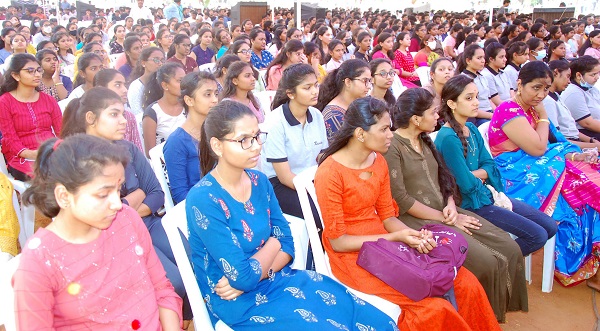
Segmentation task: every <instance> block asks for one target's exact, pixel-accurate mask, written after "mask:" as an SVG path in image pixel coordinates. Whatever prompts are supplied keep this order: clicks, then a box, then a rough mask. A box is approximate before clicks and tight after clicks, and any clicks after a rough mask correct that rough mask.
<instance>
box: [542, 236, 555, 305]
mask: <svg viewBox="0 0 600 331" xmlns="http://www.w3.org/2000/svg"><path fill="white" fill-rule="evenodd" d="M555 249H556V235H555V236H554V237H552V238H550V239H548V241H547V242H546V244H545V245H544V269H543V271H542V292H545V293H550V292H552V285H553V283H554V259H555V257H554V250H555Z"/></svg>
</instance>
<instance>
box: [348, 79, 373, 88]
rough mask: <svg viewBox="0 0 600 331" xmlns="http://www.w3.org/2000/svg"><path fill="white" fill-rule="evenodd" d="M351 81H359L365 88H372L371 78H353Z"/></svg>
mask: <svg viewBox="0 0 600 331" xmlns="http://www.w3.org/2000/svg"><path fill="white" fill-rule="evenodd" d="M352 80H360V81H361V82H363V83H364V84H365V87H371V86H373V79H371V78H354V79H352Z"/></svg>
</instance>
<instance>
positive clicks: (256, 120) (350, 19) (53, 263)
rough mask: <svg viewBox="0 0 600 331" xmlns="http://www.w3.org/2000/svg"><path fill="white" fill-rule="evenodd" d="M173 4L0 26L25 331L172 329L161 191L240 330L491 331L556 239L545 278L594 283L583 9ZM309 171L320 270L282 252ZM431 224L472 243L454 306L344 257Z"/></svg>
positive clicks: (599, 57)
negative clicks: (535, 11) (33, 226)
mask: <svg viewBox="0 0 600 331" xmlns="http://www.w3.org/2000/svg"><path fill="white" fill-rule="evenodd" d="M140 3H141V4H140ZM178 3H179V1H175V3H174V4H172V5H169V6H168V7H167V8H165V12H166V13H167V15H166V20H165V17H164V16H163V10H162V9H158V10H153V11H152V12H150V11H149V10H148V14H149V15H151V16H152V17H149V18H140V19H138V21H137V22H134V21H133V19H132V18H131V17H127V16H126V17H122V16H118V15H117V13H116V12H113V11H111V12H110V14H111V15H113V20H114V21H118V20H120V19H123V20H124V22H125V23H124V24H119V23H117V24H114V23H112V22H111V23H110V24H106V22H107V18H106V16H104V13H102V15H100V16H98V17H96V18H94V19H93V21H92V23H93V24H91V25H89V26H86V27H81V28H79V29H78V28H77V26H78V25H77V19H73V18H69V19H68V21H69V24H68V25H67V26H66V27H63V26H61V25H58V24H56V22H55V21H52V20H45V19H42V18H38V17H37V16H36V17H35V18H36V19H33V20H32V25H31V27H27V26H21V25H20V21H19V18H18V17H17V16H15V15H13V13H12V12H11V15H10V16H11V18H10V19H8V20H6V21H4V23H3V24H2V26H3V29H2V31H1V33H0V37H1V39H0V82H1V86H0V132H1V146H2V154H3V157H4V159H5V161H6V165H7V169H8V174H0V176H10V177H12V178H14V179H16V180H20V181H25V182H27V183H28V185H29V187H28V189H27V190H26V191H25V193H24V194H22V196H21V197H20V199H21V202H22V203H23V204H27V205H34V206H35V208H36V211H37V213H38V214H39V215H38V216H39V217H41V218H44V217H45V218H51V219H52V221H51V222H49V225H47V226H46V227H45V228H43V227H41V228H39V229H38V230H37V231H36V233H35V234H34V235H33V236H32V237H30V238H29V239H28V241H27V243H26V244H25V246H24V247H18V244H17V241H18V236H19V233H18V226H17V227H16V228H15V227H12V228H13V229H15V231H12V233H7V234H5V235H4V237H6V238H8V239H7V240H4V237H3V241H2V242H0V249H1V250H2V252H3V253H8V254H10V256H16V255H17V254H19V253H20V264H19V267H18V269H17V271H16V272H15V274H14V276H13V279H12V285H13V288H14V291H15V317H16V323H17V328H18V330H39V329H57V330H59V329H61V330H66V329H69V330H70V329H76V328H82V329H88V328H89V329H91V328H94V329H100V330H115V329H126V328H127V329H128V328H132V329H134V330H137V329H140V328H141V329H144V330H146V329H148V330H154V329H156V330H160V329H163V330H180V329H182V328H183V329H187V328H188V326H189V324H190V321H191V320H193V318H194V316H193V314H192V310H191V305H190V301H189V299H188V296H187V295H186V289H185V287H184V284H183V280H182V277H181V275H180V271H179V269H178V266H177V264H176V261H175V257H174V254H173V251H172V249H171V246H170V245H169V240H168V239H167V235H166V233H165V229H164V228H163V225H162V223H161V219H162V216H163V215H164V209H163V206H166V204H165V199H172V200H173V201H171V202H173V203H174V204H178V203H182V202H185V204H186V205H185V209H186V215H187V224H188V228H189V238H188V239H189V240H185V238H184V237H183V236H182V240H183V241H184V246H185V250H186V252H187V254H188V256H189V258H190V261H191V263H192V265H193V267H194V273H195V276H196V279H197V283H198V286H199V288H200V289H201V291H202V293H203V295H204V298H203V299H204V302H205V304H206V306H207V308H208V311H209V314H210V315H211V319H212V322H213V324H214V323H216V322H217V321H218V320H221V321H223V322H224V323H225V324H227V325H228V326H230V327H231V328H232V329H234V330H254V329H257V328H259V327H261V326H263V327H264V324H267V325H268V327H270V328H274V329H283V328H287V329H293V330H304V329H309V330H312V329H318V330H330V329H331V330H338V329H342V330H374V329H377V330H398V329H401V330H500V326H499V323H504V322H505V321H506V314H507V312H511V311H525V312H526V311H528V309H529V308H528V295H527V286H526V280H525V273H524V259H523V257H524V256H527V255H529V254H531V253H534V252H536V251H538V250H539V249H540V248H542V247H543V246H544V245H545V244H546V242H547V241H548V240H549V239H550V238H552V237H555V238H556V252H557V253H556V257H555V265H556V266H555V273H554V275H555V277H556V279H557V280H558V281H559V282H560V284H562V285H564V286H571V285H575V284H578V283H580V282H583V281H586V282H587V284H588V286H590V287H591V288H593V289H596V290H598V291H600V274H599V273H598V269H599V267H600V258H599V256H600V175H599V174H598V172H599V169H600V165H599V160H598V149H599V148H600V91H599V90H598V88H597V87H595V85H596V83H597V82H598V80H599V75H600V27H599V26H598V21H599V20H600V16H596V17H594V15H587V16H584V15H582V16H581V17H579V18H561V19H560V20H556V21H554V22H551V23H548V22H546V21H545V20H543V19H536V20H535V21H532V19H531V16H530V15H525V14H520V15H516V14H515V13H511V12H509V11H508V10H504V11H503V12H502V13H500V14H498V15H497V16H496V17H493V19H492V21H493V24H492V25H491V26H489V25H488V24H487V22H488V17H487V16H488V13H487V12H477V13H475V12H470V11H465V12H463V13H450V12H446V11H437V12H434V11H432V12H431V13H429V12H427V13H418V14H415V15H406V14H397V15H396V14H392V13H390V12H387V11H380V10H376V11H366V12H360V11H358V10H343V9H339V10H335V11H333V12H332V11H327V13H326V17H325V18H321V19H318V20H317V19H316V18H315V17H311V18H310V19H308V20H306V21H303V22H301V24H298V26H302V29H297V28H295V27H294V26H295V25H296V23H295V20H294V17H293V12H292V11H288V10H279V9H276V10H275V11H276V12H275V13H273V17H275V19H276V20H275V22H273V21H271V20H270V18H271V14H268V15H265V17H264V19H263V20H262V22H260V24H257V25H254V22H251V21H250V20H245V21H244V22H243V23H242V24H241V25H231V21H230V20H229V18H228V17H227V13H226V12H227V11H226V10H224V9H223V10H219V11H218V12H215V11H213V10H208V9H207V10H205V11H204V12H201V11H199V12H194V11H190V10H189V8H185V9H184V10H183V13H184V14H180V13H179V11H178V10H177V8H179V7H177V5H178ZM138 5H139V8H137V10H138V11H137V12H135V14H136V15H140V13H139V11H140V10H142V9H147V8H145V7H144V8H143V0H138ZM171 6H175V7H173V8H171ZM134 9H135V8H134ZM172 9H175V10H172ZM0 12H1V11H0ZM173 12H175V14H173ZM132 13H133V10H132ZM88 14H89V15H90V16H89V17H90V18H91V17H92V16H91V15H92V13H86V15H88ZM0 15H1V13H0ZM7 15H8V14H7ZM179 15H180V17H178V16H179ZM6 17H8V16H6ZM163 22H166V24H165V23H163ZM34 23H35V24H34ZM134 23H135V24H134ZM40 27H41V29H40ZM38 30H39V31H38ZM32 36H33V37H32ZM109 54H110V55H109ZM420 72H426V73H427V75H426V76H427V78H425V77H424V76H425V75H423V74H420ZM265 100H266V101H265ZM153 149H154V150H157V149H158V150H159V151H160V152H161V153H160V154H162V155H163V158H164V173H165V174H168V185H169V187H168V190H169V192H163V189H162V188H161V185H160V183H159V179H158V178H157V177H156V175H155V172H154V170H156V169H154V170H153V168H152V166H151V165H150V163H149V162H148V158H149V157H150V155H151V150H153ZM312 167H317V171H316V175H315V179H314V185H315V189H316V195H317V197H318V202H319V205H320V208H321V210H320V211H321V216H322V217H321V218H322V219H321V218H320V217H315V218H317V219H319V220H320V221H322V225H321V224H317V226H318V227H319V228H320V235H321V236H322V238H321V239H322V245H323V248H324V250H325V252H326V253H327V255H328V258H329V262H330V265H331V271H332V274H333V276H335V278H336V279H332V278H329V277H328V276H325V275H321V274H319V273H316V272H315V271H314V267H313V265H312V262H311V261H312V257H311V255H312V253H311V252H310V250H309V256H308V257H307V259H308V261H309V263H307V266H306V267H307V268H306V269H307V270H296V269H291V267H290V265H291V263H292V261H293V260H294V257H295V254H299V252H294V243H293V239H292V236H291V230H290V227H289V225H288V222H287V221H286V219H285V218H284V214H287V215H292V216H295V217H298V218H302V219H304V215H303V211H302V208H301V204H300V200H299V198H298V194H297V192H296V187H295V185H294V178H295V177H296V176H297V175H298V174H300V173H302V172H303V171H305V170H307V169H309V168H312ZM161 172H162V170H161ZM165 193H168V194H165ZM11 194H12V193H11ZM312 208H313V211H312V212H313V214H314V215H315V216H317V215H319V212H318V211H317V210H316V207H315V206H314V205H312ZM167 212H168V211H167ZM0 222H3V221H0ZM6 222H7V221H6ZM318 223H320V222H318ZM428 224H441V225H443V226H446V227H450V228H455V229H457V231H458V232H460V233H461V234H462V235H463V236H464V237H465V239H466V241H467V242H468V245H469V246H468V253H467V257H466V260H465V262H464V264H463V267H462V268H460V269H459V270H458V272H457V274H456V277H455V279H454V293H455V299H456V302H457V304H458V308H456V305H453V304H451V302H449V301H447V300H445V299H444V298H440V297H428V298H425V299H423V300H420V301H414V300H412V299H410V298H409V297H407V296H406V295H404V294H403V293H400V292H399V291H397V290H395V289H394V288H392V287H390V286H388V285H387V284H386V283H384V282H383V281H381V280H380V279H379V278H377V277H375V276H374V275H372V274H371V273H369V272H368V271H366V270H365V269H363V268H361V267H359V266H358V265H357V263H356V262H357V258H358V253H359V251H360V249H361V247H362V246H363V243H364V242H369V241H377V240H378V239H381V238H383V239H387V240H389V241H395V242H402V243H405V244H406V245H408V246H410V247H413V248H415V249H417V250H418V251H419V252H421V253H429V252H430V251H432V250H435V249H436V246H437V244H436V242H435V240H434V239H433V238H432V235H431V232H428V231H425V230H421V229H422V228H423V227H424V226H426V225H428ZM596 228H598V230H596ZM313 246H314V245H313ZM313 249H314V248H313ZM311 269H313V270H311ZM398 277H399V278H401V277H402V275H398ZM344 285H345V286H348V287H350V288H353V289H355V290H358V291H361V292H364V293H367V294H373V295H376V296H378V297H381V298H383V299H385V300H387V301H390V302H392V303H394V304H396V305H398V306H399V307H400V308H401V314H400V317H399V318H398V320H395V321H394V320H392V319H391V318H390V317H389V316H387V315H386V314H385V313H383V312H381V311H379V310H378V309H377V308H376V307H374V306H372V305H370V304H369V303H367V302H365V301H363V300H362V299H360V298H358V297H357V296H355V295H354V294H353V293H352V292H350V291H349V290H347V289H346V287H345V286H344ZM192 304H193V303H192Z"/></svg>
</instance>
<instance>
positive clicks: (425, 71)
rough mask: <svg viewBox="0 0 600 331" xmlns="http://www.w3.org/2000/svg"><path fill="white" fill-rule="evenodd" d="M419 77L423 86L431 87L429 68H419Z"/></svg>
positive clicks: (417, 70)
mask: <svg viewBox="0 0 600 331" xmlns="http://www.w3.org/2000/svg"><path fill="white" fill-rule="evenodd" d="M415 71H416V72H417V74H418V75H419V80H420V81H421V86H427V85H429V84H430V83H429V67H418V68H417V69H416V70H415Z"/></svg>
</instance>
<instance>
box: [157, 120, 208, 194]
mask: <svg viewBox="0 0 600 331" xmlns="http://www.w3.org/2000/svg"><path fill="white" fill-rule="evenodd" d="M179 130H183V129H181V128H177V129H176V130H175V132H173V133H172V134H171V135H170V136H169V138H168V139H167V142H166V143H165V147H164V148H163V153H164V157H165V166H166V167H167V173H168V174H169V186H170V189H171V195H172V197H173V200H174V201H175V203H179V202H181V201H183V200H185V197H186V195H187V193H188V191H189V190H190V188H191V187H192V186H193V185H194V184H195V183H190V178H188V175H187V173H188V167H189V166H190V165H189V164H188V163H187V160H188V146H187V144H188V143H191V142H190V141H188V140H186V139H184V137H185V136H184V132H179ZM196 170H197V171H198V172H199V171H200V169H196Z"/></svg>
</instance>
